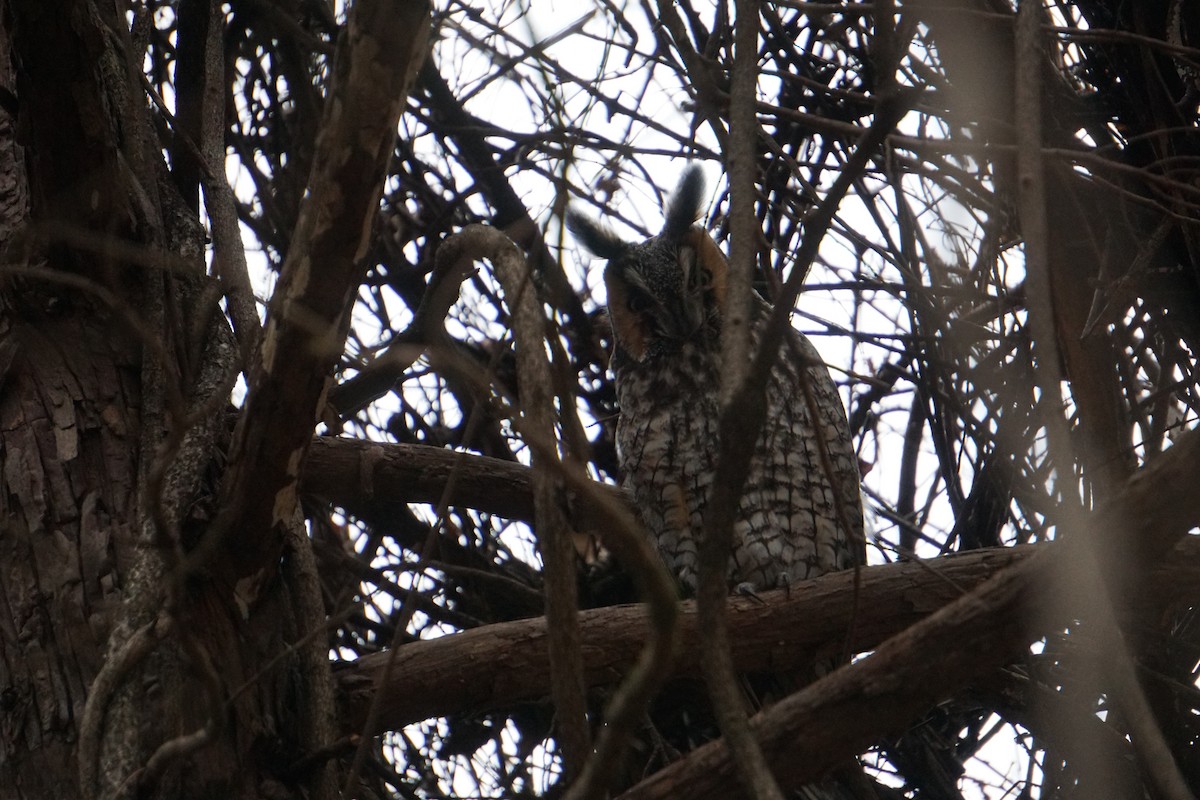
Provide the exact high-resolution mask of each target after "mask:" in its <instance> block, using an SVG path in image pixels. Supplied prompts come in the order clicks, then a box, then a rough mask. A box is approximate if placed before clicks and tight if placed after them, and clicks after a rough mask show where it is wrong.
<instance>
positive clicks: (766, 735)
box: [623, 430, 1200, 798]
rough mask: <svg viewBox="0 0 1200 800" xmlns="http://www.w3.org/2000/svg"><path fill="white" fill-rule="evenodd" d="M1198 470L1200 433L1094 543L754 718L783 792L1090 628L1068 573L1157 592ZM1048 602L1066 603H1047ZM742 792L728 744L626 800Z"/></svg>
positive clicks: (1127, 492) (940, 614)
mask: <svg viewBox="0 0 1200 800" xmlns="http://www.w3.org/2000/svg"><path fill="white" fill-rule="evenodd" d="M1197 470H1200V431H1196V430H1193V431H1190V432H1188V433H1187V434H1185V435H1183V436H1182V437H1180V438H1179V440H1178V441H1177V442H1176V444H1175V446H1174V447H1172V448H1171V449H1170V450H1168V451H1167V452H1166V453H1164V454H1163V455H1162V456H1160V457H1159V458H1157V459H1156V460H1155V461H1153V462H1151V463H1150V465H1149V466H1147V467H1146V468H1144V469H1142V470H1140V471H1139V472H1138V473H1137V474H1136V475H1134V477H1133V478H1132V479H1130V480H1129V481H1128V482H1127V483H1126V484H1125V487H1124V488H1123V489H1122V491H1121V492H1120V493H1119V494H1118V495H1117V496H1116V497H1114V498H1113V500H1112V501H1111V502H1109V503H1108V504H1106V506H1105V507H1104V508H1102V509H1100V510H1099V511H1097V512H1094V513H1093V514H1091V515H1089V518H1088V520H1089V523H1090V526H1091V527H1090V529H1089V530H1088V531H1087V535H1084V536H1078V537H1075V538H1073V539H1071V540H1067V541H1060V542H1055V543H1053V544H1051V545H1049V546H1044V547H1042V548H1041V549H1040V551H1039V552H1037V553H1036V554H1035V556H1034V557H1032V558H1029V559H1027V560H1025V561H1024V562H1023V563H1020V564H1018V565H1016V566H1014V567H1013V568H1012V569H1009V570H1005V571H1003V572H1002V573H1001V574H999V575H997V576H995V577H994V578H992V579H991V580H989V581H988V582H986V583H984V584H983V585H982V586H980V587H978V588H977V589H975V590H974V591H972V592H971V593H970V594H968V595H965V596H963V597H961V598H959V599H958V600H956V601H955V602H953V603H950V604H949V605H947V606H945V607H943V608H941V609H939V610H938V611H937V613H935V614H933V615H931V616H930V617H929V618H928V619H925V620H922V621H921V622H918V623H917V624H915V625H913V626H912V627H910V628H908V629H906V630H904V631H903V632H902V633H900V634H898V635H896V636H893V637H892V638H891V639H888V640H887V641H886V642H884V643H883V644H882V645H880V646H879V648H878V649H877V650H876V651H875V652H874V653H873V654H872V655H871V656H869V657H867V658H865V659H863V660H862V661H859V662H857V663H855V664H852V665H850V666H847V667H843V668H842V669H839V670H837V671H836V672H834V673H833V674H831V675H828V676H826V677H825V678H823V679H821V680H820V681H817V682H816V683H814V684H812V685H811V686H809V687H807V688H806V689H804V690H803V691H801V692H799V693H797V694H794V695H791V696H790V697H787V698H785V699H784V700H783V701H781V702H780V703H778V704H777V705H775V706H773V707H771V708H770V709H768V710H766V711H764V712H763V713H761V714H759V715H757V716H756V717H755V718H754V720H753V721H752V724H753V725H754V727H755V729H756V731H757V734H758V736H759V741H760V744H761V745H762V747H763V751H764V752H765V753H766V755H767V759H768V761H769V762H770V763H771V764H772V766H773V767H774V768H775V769H776V774H777V777H778V778H779V779H780V781H781V783H783V784H784V785H785V786H799V785H803V784H805V783H808V782H810V781H812V780H814V779H817V778H819V777H820V776H822V775H823V774H824V773H825V772H826V771H827V770H829V769H830V768H831V767H832V766H833V765H835V764H836V763H838V762H839V761H840V760H841V759H843V758H846V757H849V756H852V755H854V754H855V753H858V752H860V751H861V750H863V749H865V748H866V747H867V746H868V745H869V744H870V742H871V741H872V740H873V739H875V738H877V737H879V736H880V735H881V734H885V733H895V732H898V731H900V730H903V728H904V726H906V725H907V724H908V723H909V722H910V721H911V720H912V719H913V718H914V717H915V716H917V715H918V714H920V713H921V712H923V711H924V710H925V709H927V708H928V707H930V706H931V705H933V704H934V703H936V702H938V701H940V700H943V699H946V698H948V697H951V696H952V695H953V694H954V693H955V692H957V691H959V690H960V689H961V688H962V687H964V686H966V685H967V684H968V683H969V682H970V681H972V680H974V679H977V678H979V677H981V676H983V675H985V674H986V673H987V672H988V671H990V670H992V669H994V668H996V667H997V666H999V665H1001V664H1003V663H1005V662H1006V661H1007V660H1009V659H1012V658H1014V657H1016V656H1018V655H1019V654H1020V653H1021V652H1022V650H1024V648H1026V647H1027V646H1028V645H1029V644H1030V643H1031V642H1032V641H1034V640H1036V639H1037V638H1039V637H1040V636H1042V635H1043V634H1045V633H1047V632H1049V631H1052V630H1056V629H1058V628H1061V627H1063V626H1065V625H1067V624H1069V623H1070V622H1071V621H1072V620H1073V619H1076V618H1079V617H1086V616H1088V611H1089V604H1090V603H1091V602H1093V598H1092V597H1091V596H1090V595H1087V594H1086V592H1081V591H1080V589H1081V587H1079V586H1076V585H1057V584H1060V583H1061V581H1058V579H1059V578H1060V576H1062V575H1066V574H1070V571H1069V569H1067V566H1068V565H1072V564H1078V563H1083V564H1088V565H1089V566H1088V567H1087V568H1095V569H1097V570H1098V571H1099V574H1100V576H1101V579H1102V580H1103V581H1104V583H1105V584H1106V588H1107V589H1108V591H1109V593H1110V594H1111V596H1112V597H1114V598H1123V599H1125V600H1128V599H1129V598H1130V597H1131V596H1136V595H1137V594H1139V593H1140V592H1141V591H1142V590H1145V591H1146V592H1150V591H1154V590H1158V589H1160V588H1161V586H1160V585H1159V584H1158V583H1157V581H1156V580H1155V579H1154V577H1153V576H1152V574H1151V573H1150V572H1149V567H1150V566H1151V565H1155V564H1157V563H1158V562H1159V561H1160V560H1161V559H1162V558H1163V556H1165V555H1166V554H1167V553H1168V552H1170V551H1171V548H1172V546H1173V545H1174V544H1175V543H1176V542H1177V541H1178V539H1179V538H1181V537H1182V536H1183V535H1184V534H1185V533H1186V532H1187V531H1188V530H1189V529H1190V528H1192V527H1194V526H1195V524H1196V522H1197V520H1200V495H1198V494H1197V493H1196V491H1195V480H1194V476H1195V474H1196V472H1197ZM1188 544H1189V545H1191V544H1192V542H1189V543H1188ZM1172 560H1174V559H1172ZM1090 564H1094V567H1092V566H1090ZM872 571H873V570H872ZM1051 591H1053V592H1055V593H1056V594H1057V595H1058V597H1057V598H1056V599H1057V601H1058V602H1056V603H1047V602H1046V601H1047V599H1048V594H1049V593H1050V592H1051ZM735 790H736V770H735V768H734V766H733V764H732V763H731V760H730V758H729V756H728V752H727V751H726V749H725V747H724V745H723V743H721V742H713V743H711V744H709V745H705V746H704V747H701V748H699V749H697V750H695V751H693V752H692V753H691V754H690V755H689V756H688V757H687V758H685V759H683V760H682V761H678V762H676V763H675V764H672V765H671V766H670V767H668V768H666V769H664V770H662V771H660V772H658V773H656V774H655V775H654V776H652V777H651V778H649V779H648V780H646V781H643V782H642V783H640V784H638V785H637V786H636V787H634V788H633V789H632V790H630V791H629V792H628V793H626V794H625V795H623V797H631V798H652V797H662V798H666V797H678V796H680V794H682V793H684V792H686V794H687V796H688V797H690V798H699V797H728V796H730V794H731V793H732V792H733V791H735Z"/></svg>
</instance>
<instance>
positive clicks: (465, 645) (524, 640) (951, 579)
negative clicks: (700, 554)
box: [336, 537, 1200, 774]
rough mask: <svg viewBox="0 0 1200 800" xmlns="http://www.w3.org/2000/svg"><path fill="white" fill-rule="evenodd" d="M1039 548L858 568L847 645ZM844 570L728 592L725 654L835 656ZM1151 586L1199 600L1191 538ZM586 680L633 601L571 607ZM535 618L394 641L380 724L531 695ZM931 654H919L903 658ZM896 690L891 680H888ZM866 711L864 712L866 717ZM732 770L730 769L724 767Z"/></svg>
mask: <svg viewBox="0 0 1200 800" xmlns="http://www.w3.org/2000/svg"><path fill="white" fill-rule="evenodd" d="M1040 549H1049V548H1047V546H1045V545H1029V546H1022V547H1015V548H994V549H989V550H978V551H974V552H971V553H966V554H962V555H955V556H948V557H945V558H939V559H936V560H934V561H929V562H905V563H899V564H889V565H886V566H878V567H869V568H867V569H864V570H863V571H862V586H861V588H860V592H861V600H860V603H859V610H858V615H857V618H856V619H855V620H854V638H853V640H852V641H851V643H850V645H851V648H852V650H854V651H863V650H869V649H871V648H873V647H875V646H876V645H878V644H879V643H880V642H882V641H883V640H885V639H887V638H888V637H889V636H892V635H894V634H895V633H897V632H899V631H902V630H904V629H905V628H907V627H908V626H909V625H911V624H913V623H914V622H917V621H919V620H921V619H924V618H925V617H927V616H929V615H930V614H932V613H933V612H934V611H937V610H938V609H940V608H942V607H943V606H945V605H946V604H947V603H950V602H953V601H955V600H957V599H959V598H960V597H963V596H964V595H965V594H966V593H968V592H970V591H972V590H974V589H976V588H977V587H979V586H980V585H981V584H983V583H984V582H985V581H987V580H988V579H990V578H992V577H994V576H995V575H997V574H998V573H999V572H1000V571H1001V570H1003V569H1004V568H1006V567H1008V566H1011V565H1014V564H1016V565H1023V564H1025V563H1026V562H1028V561H1029V559H1030V557H1031V556H1033V555H1034V554H1035V553H1036V552H1037V551H1038V550H1040ZM853 582H854V576H853V574H852V573H848V572H846V573H840V574H835V575H827V576H825V577H823V578H819V579H817V580H815V581H806V582H805V583H802V584H799V585H797V586H795V587H792V590H791V592H790V596H788V593H787V592H785V591H782V590H781V591H774V592H766V593H764V594H762V596H761V597H762V599H763V600H765V601H766V602H765V603H763V602H760V601H758V600H755V599H753V598H731V599H730V606H729V620H730V631H731V633H732V639H733V641H732V644H733V651H732V654H733V661H734V666H735V667H736V668H737V669H738V670H739V671H781V670H786V669H789V668H793V667H797V666H800V665H803V664H807V663H810V662H811V660H812V658H813V656H814V655H825V654H836V653H840V652H841V649H842V644H843V640H842V637H843V635H844V634H845V632H846V630H847V629H848V628H849V626H850V622H851V620H850V617H851V615H852V611H851V608H850V604H849V603H847V602H846V596H847V593H848V592H849V591H850V590H851V589H852V585H853ZM1154 583H1155V586H1156V587H1157V592H1156V593H1155V595H1154V596H1153V597H1149V596H1147V597H1141V598H1131V602H1133V603H1136V604H1139V605H1140V604H1141V603H1155V604H1157V603H1163V604H1182V603H1186V602H1194V601H1195V600H1197V599H1200V537H1196V538H1189V539H1188V540H1186V541H1185V542H1183V543H1182V544H1181V545H1180V546H1179V547H1178V548H1177V549H1176V550H1174V551H1173V553H1172V557H1171V558H1170V559H1169V565H1168V566H1164V567H1163V568H1162V569H1161V570H1159V571H1157V572H1155V573H1154ZM683 612H684V613H683V615H682V617H681V620H680V623H681V627H680V634H679V636H680V645H679V654H678V657H677V660H676V662H675V674H691V675H699V672H700V667H699V663H698V658H699V653H700V645H699V639H700V635H699V633H698V632H697V629H696V613H695V604H694V603H685V604H684V605H683ZM579 622H580V633H581V637H582V641H583V652H584V662H585V673H584V678H585V680H586V682H587V683H588V685H590V686H597V685H602V684H609V683H615V682H617V681H618V680H619V679H620V678H621V677H622V676H623V675H624V674H625V672H626V671H627V670H628V669H629V667H630V665H631V664H632V663H633V661H634V659H635V658H636V657H637V654H638V652H639V651H640V649H641V647H642V645H643V642H644V640H645V637H646V631H647V629H648V625H647V622H646V613H645V611H644V609H643V607H642V606H639V605H626V606H615V607H612V608H603V609H597V610H593V611H585V612H583V613H581V614H580V617H579ZM545 637H546V624H545V620H544V619H543V618H540V617H538V618H533V619H527V620H517V621H515V622H504V623H499V624H495V625H488V626H485V627H482V628H476V629H474V630H470V631H465V632H463V633H458V634H454V635H452V636H446V637H444V638H441V639H432V640H427V641H420V642H414V643H412V644H408V645H405V646H404V647H403V648H401V650H400V653H399V654H398V656H397V662H396V666H395V668H394V673H393V674H394V675H395V676H396V677H395V680H394V681H393V682H392V683H391V684H390V685H388V686H384V687H381V688H380V691H382V692H383V695H384V696H383V698H382V703H383V714H382V717H381V724H382V725H383V726H384V727H385V728H387V729H396V728H399V727H401V726H403V725H406V724H409V723H412V722H418V721H420V720H423V719H427V718H429V717H432V716H437V715H440V714H459V713H464V712H469V711H484V710H488V709H494V708H500V707H504V706H509V705H512V704H515V703H520V702H524V701H535V700H542V699H544V698H545V697H546V695H547V687H548V686H549V674H550V673H549V663H548V661H547V658H546V638H545ZM911 655H912V656H913V657H914V658H917V659H919V660H921V661H932V662H938V661H940V658H934V659H930V658H929V657H928V654H927V653H917V654H911ZM386 660H387V654H386V653H379V654H376V655H371V656H367V657H365V658H362V659H359V660H358V661H356V662H354V663H353V664H350V665H347V666H345V667H343V668H342V669H341V670H339V671H338V672H337V675H336V679H337V683H338V689H339V693H340V695H341V707H342V714H341V720H342V724H343V731H344V732H352V731H355V730H357V727H358V725H359V723H360V721H361V719H362V717H363V715H364V714H365V713H366V709H367V707H368V706H369V705H370V703H371V699H372V695H373V693H374V692H375V691H376V684H375V678H376V674H377V673H378V672H379V671H380V670H382V668H383V665H384V663H385V662H386ZM889 685H890V686H893V687H895V691H903V689H902V688H901V687H902V686H904V685H905V684H903V683H902V682H899V681H897V682H895V683H890V682H889ZM871 718H872V714H869V713H868V714H866V715H865V716H864V719H867V720H869V719H871ZM731 774H732V773H731Z"/></svg>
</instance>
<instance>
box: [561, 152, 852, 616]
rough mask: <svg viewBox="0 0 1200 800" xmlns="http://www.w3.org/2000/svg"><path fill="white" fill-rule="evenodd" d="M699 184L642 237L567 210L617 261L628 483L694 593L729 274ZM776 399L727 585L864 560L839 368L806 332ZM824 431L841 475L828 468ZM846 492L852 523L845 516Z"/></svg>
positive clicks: (794, 345) (616, 315)
mask: <svg viewBox="0 0 1200 800" xmlns="http://www.w3.org/2000/svg"><path fill="white" fill-rule="evenodd" d="M702 193H703V179H702V177H701V175H700V172H699V170H697V169H695V168H692V169H689V170H688V171H687V172H685V173H684V176H683V179H682V180H681V181H680V184H679V188H678V189H677V190H676V192H675V194H674V195H673V197H672V198H671V201H670V203H669V204H668V208H667V213H666V223H665V225H664V227H663V230H662V232H661V233H660V234H659V235H657V236H654V237H652V238H650V239H647V240H646V241H644V242H641V243H639V244H627V243H625V242H622V241H621V240H620V239H618V238H616V237H615V236H614V235H613V234H611V233H610V232H608V231H606V230H605V229H604V228H602V227H600V226H598V225H597V224H595V223H593V222H591V221H590V220H587V219H586V218H583V217H581V216H579V215H576V214H572V215H571V216H570V217H569V219H568V223H569V225H570V227H571V229H572V230H573V231H574V232H575V234H576V235H577V236H578V237H579V238H580V239H581V240H582V242H583V243H584V244H585V245H586V246H587V247H588V248H589V249H590V250H592V252H594V253H595V254H596V255H598V256H601V257H604V258H607V259H608V265H607V267H606V268H605V272H604V279H605V285H606V288H607V290H608V299H609V315H610V318H611V320H612V325H613V331H614V335H615V339H616V348H615V352H614V354H613V359H612V369H613V373H614V375H615V377H616V387H617V400H618V403H619V406H620V418H619V420H618V423H617V450H618V457H619V463H620V467H621V471H622V476H623V477H622V482H623V485H624V486H625V488H626V489H627V491H628V492H629V493H630V495H631V496H632V498H633V501H634V504H635V506H636V507H637V509H638V512H639V513H640V515H641V517H642V520H643V522H644V523H645V525H646V527H647V529H648V530H649V531H650V533H651V535H652V536H653V537H654V541H655V544H656V546H657V548H658V550H659V552H660V553H661V554H662V557H663V560H664V561H665V562H666V564H667V566H668V568H669V569H670V570H671V571H672V572H673V573H674V574H675V576H676V577H677V578H678V580H679V582H680V584H681V585H682V587H683V588H684V590H685V591H687V592H688V593H691V592H692V591H694V590H695V586H696V570H697V563H696V557H697V537H698V535H699V533H700V531H701V529H702V525H703V522H702V520H703V515H704V510H705V506H706V503H707V501H708V496H709V492H710V488H711V486H712V480H713V475H714V472H715V468H716V463H715V461H716V453H717V425H718V420H719V407H720V406H719V393H720V382H721V346H720V331H721V312H722V307H723V305H724V302H725V281H726V275H727V271H728V267H727V264H726V261H725V257H724V255H722V253H721V251H720V249H719V248H718V247H717V245H716V243H715V242H713V240H712V238H711V237H709V235H708V233H707V232H706V231H705V230H704V229H703V228H701V227H699V226H698V225H694V224H693V223H694V221H695V219H696V218H697V216H698V213H699V210H700V202H701V197H702ZM768 313H769V307H768V306H767V305H766V303H763V302H761V301H756V305H755V309H754V318H755V334H757V328H758V326H759V325H761V323H762V321H763V320H764V319H765V318H766V316H767V314H768ZM755 338H756V336H755ZM803 364H807V365H809V366H807V368H805V367H804V366H802V365H803ZM802 371H804V372H806V378H805V377H802ZM805 380H806V381H807V384H808V391H809V392H811V396H812V398H813V400H814V401H815V408H816V409H817V412H818V413H817V420H816V421H815V422H814V420H813V418H812V415H810V413H809V404H808V402H807V401H806V398H805V387H804V382H805ZM766 399H767V419H766V423H765V425H764V429H763V431H762V433H761V435H760V437H759V441H758V444H757V447H756V448H755V452H754V456H753V459H752V461H751V464H750V472H749V475H748V479H747V481H746V486H745V491H744V494H743V496H742V499H741V502H740V505H739V509H738V514H737V522H736V525H735V530H734V545H733V550H732V552H731V559H730V573H729V582H730V586H731V588H732V587H734V586H742V587H746V588H750V589H755V590H765V589H772V588H778V587H783V586H788V585H791V584H794V583H796V582H798V581H801V580H805V579H807V578H812V577H816V576H819V575H822V574H824V573H826V572H830V571H833V570H838V569H845V568H847V567H850V566H852V565H853V564H854V563H855V561H856V559H861V552H862V541H863V538H862V507H861V500H860V496H859V477H858V469H857V460H856V458H855V454H854V451H853V446H852V444H851V441H850V436H849V432H848V429H847V423H846V414H845V411H844V410H843V408H842V403H841V399H840V398H839V397H838V394H837V389H836V386H835V385H834V383H833V381H832V379H831V378H830V375H829V371H828V370H827V369H826V368H825V366H824V365H823V364H822V363H821V360H820V357H819V355H818V354H817V352H816V350H815V349H814V348H813V346H812V345H811V344H810V343H809V341H808V340H807V339H806V338H805V337H804V336H802V335H800V334H799V333H796V334H795V338H794V340H793V341H792V342H791V343H789V346H788V347H785V348H784V352H782V353H781V354H780V358H779V359H778V361H777V362H776V365H775V367H774V369H773V371H772V373H771V378H770V381H769V383H768V386H767V398H766ZM818 437H821V438H823V439H824V441H825V445H826V449H827V453H828V457H829V461H830V462H831V464H832V467H833V469H832V474H831V475H830V474H826V471H825V470H824V469H823V468H822V466H821V464H822V459H821V456H820V451H819V449H818ZM839 499H840V503H841V506H842V513H843V519H844V520H845V521H846V523H847V524H846V525H839V523H838V513H837V510H836V506H835V504H836V503H837V502H838V500H839Z"/></svg>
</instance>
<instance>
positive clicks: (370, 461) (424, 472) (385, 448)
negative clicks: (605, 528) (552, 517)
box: [300, 436, 624, 530]
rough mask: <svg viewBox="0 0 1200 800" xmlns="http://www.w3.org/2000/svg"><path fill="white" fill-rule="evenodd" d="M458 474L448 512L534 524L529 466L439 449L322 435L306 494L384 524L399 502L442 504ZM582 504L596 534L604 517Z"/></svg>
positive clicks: (308, 468) (307, 473)
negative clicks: (466, 511) (461, 508)
mask: <svg viewBox="0 0 1200 800" xmlns="http://www.w3.org/2000/svg"><path fill="white" fill-rule="evenodd" d="M452 472H454V473H455V484H454V492H453V494H452V495H451V496H450V498H449V501H448V502H449V505H452V506H465V507H466V508H474V509H477V510H479V511H486V512H488V513H491V514H497V515H499V516H501V517H505V518H507V519H517V520H522V521H524V522H533V495H532V488H531V486H530V482H529V481H530V470H529V468H528V467H526V466H524V465H522V464H514V463H512V462H510V461H502V460H500V459H498V458H488V457H487V456H478V455H467V456H465V457H463V456H462V455H461V454H459V453H456V452H454V451H453V450H446V449H443V448H440V447H429V446H426V445H418V444H380V443H376V442H365V441H362V440H359V439H342V438H337V437H332V436H319V437H317V438H315V439H313V441H312V445H311V447H310V450H309V454H308V460H307V462H306V463H305V465H304V471H303V475H302V476H301V478H300V488H301V490H302V491H304V492H307V493H312V494H316V495H320V496H321V497H323V498H325V499H326V500H329V501H330V502H332V503H334V504H335V505H337V506H339V507H341V508H344V509H346V510H347V511H349V512H350V513H351V514H354V515H355V516H358V517H361V518H363V519H368V520H381V519H386V518H387V516H388V515H389V514H391V513H392V510H393V509H394V508H395V506H396V504H397V503H438V502H439V501H440V500H441V498H442V493H443V492H444V491H445V488H446V483H447V481H448V480H449V478H450V474H451V473H452ZM594 488H595V490H596V491H597V492H600V493H602V494H603V495H604V496H607V497H609V498H610V499H611V500H612V501H615V502H624V499H623V495H622V494H621V492H620V490H619V489H617V487H615V486H610V485H606V484H601V483H596V484H595V487H594ZM580 499H581V500H582V502H581V503H580V505H581V507H580V508H579V509H577V510H576V513H575V515H574V516H575V520H576V522H577V523H578V524H579V526H580V528H581V529H588V530H591V529H593V528H596V527H597V526H598V525H599V522H600V521H601V520H603V519H605V517H604V516H603V515H601V514H597V513H596V512H595V511H594V510H592V509H591V508H590V506H589V504H588V503H587V498H586V496H583V497H581V498H580Z"/></svg>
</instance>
